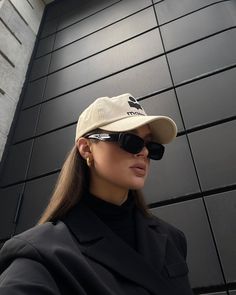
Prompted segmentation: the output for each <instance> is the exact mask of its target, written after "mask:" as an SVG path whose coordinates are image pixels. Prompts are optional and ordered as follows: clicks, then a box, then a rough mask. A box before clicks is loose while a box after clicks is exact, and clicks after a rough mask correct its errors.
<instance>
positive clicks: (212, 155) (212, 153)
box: [188, 120, 236, 190]
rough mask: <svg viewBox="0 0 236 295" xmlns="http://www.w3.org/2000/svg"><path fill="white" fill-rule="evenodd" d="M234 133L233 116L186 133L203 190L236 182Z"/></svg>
mask: <svg viewBox="0 0 236 295" xmlns="http://www.w3.org/2000/svg"><path fill="white" fill-rule="evenodd" d="M235 133H236V120H234V121H232V122H228V123H224V124H220V125H217V126H214V127H210V128H207V129H204V130H200V131H196V132H193V133H190V134H189V135H188V136H189V140H190V144H191V147H192V151H193V156H194V160H195V163H196V167H197V171H198V174H199V178H200V182H201V186H202V188H203V190H209V189H213V188H217V187H225V186H227V185H232V184H235V183H236V157H235V150H236V140H235ZM226 143H227V144H226Z"/></svg>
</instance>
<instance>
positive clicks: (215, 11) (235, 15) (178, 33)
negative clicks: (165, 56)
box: [161, 1, 236, 50]
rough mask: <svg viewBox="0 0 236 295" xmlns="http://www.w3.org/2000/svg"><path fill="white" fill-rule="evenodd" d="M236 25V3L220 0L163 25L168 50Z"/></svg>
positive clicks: (162, 29) (163, 35) (162, 30)
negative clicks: (221, 0) (220, 0)
mask: <svg viewBox="0 0 236 295" xmlns="http://www.w3.org/2000/svg"><path fill="white" fill-rule="evenodd" d="M235 25H236V4H235V2H233V1H231V2H230V1H226V2H220V3H217V4H215V5H211V6H208V7H206V8H205V9H201V10H199V11H197V12H195V13H192V14H189V15H186V16H185V17H182V18H180V19H177V20H176V21H173V22H170V23H168V24H166V25H164V26H162V27H161V32H162V37H163V40H164V44H165V48H166V50H171V49H173V48H176V47H179V46H182V45H185V44H187V43H190V42H193V41H195V40H197V39H200V38H203V37H206V36H208V35H211V34H214V33H216V32H219V31H221V30H225V29H228V28H232V27H233V26H235Z"/></svg>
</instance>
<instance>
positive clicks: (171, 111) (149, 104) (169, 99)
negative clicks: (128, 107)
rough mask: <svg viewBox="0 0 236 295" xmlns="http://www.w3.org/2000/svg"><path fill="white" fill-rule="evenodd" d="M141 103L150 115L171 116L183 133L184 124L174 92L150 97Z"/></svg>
mask: <svg viewBox="0 0 236 295" xmlns="http://www.w3.org/2000/svg"><path fill="white" fill-rule="evenodd" d="M140 103H141V105H142V106H143V107H144V109H145V111H146V113H147V114H148V115H153V116H156V115H161V116H169V117H171V118H172V119H173V120H174V121H175V123H176V125H177V127H178V131H179V132H180V131H183V129H184V127H183V122H182V119H181V115H180V112H179V107H178V104H177V100H176V96H175V93H174V91H173V90H170V91H166V92H162V93H160V94H158V95H155V96H152V97H148V98H146V99H144V100H141V101H140Z"/></svg>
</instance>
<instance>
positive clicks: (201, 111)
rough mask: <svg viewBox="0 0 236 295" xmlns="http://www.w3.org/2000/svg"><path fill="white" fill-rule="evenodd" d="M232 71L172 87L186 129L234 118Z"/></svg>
mask: <svg viewBox="0 0 236 295" xmlns="http://www.w3.org/2000/svg"><path fill="white" fill-rule="evenodd" d="M235 76H236V68H233V69H231V70H227V71H224V72H221V73H218V74H215V75H212V76H209V77H206V78H204V79H201V80H198V81H195V82H193V83H189V84H186V85H184V86H181V87H178V88H176V92H177V96H178V100H179V103H180V108H181V111H182V114H183V118H184V122H185V126H186V128H187V129H188V128H193V127H197V126H201V125H203V124H207V123H212V122H215V121H218V120H222V119H226V118H228V117H231V116H235V115H236V111H235V110H236V100H235V93H236V83H235Z"/></svg>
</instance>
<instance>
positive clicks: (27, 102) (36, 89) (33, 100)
mask: <svg viewBox="0 0 236 295" xmlns="http://www.w3.org/2000/svg"><path fill="white" fill-rule="evenodd" d="M46 80H47V78H41V79H39V80H36V81H34V82H31V83H29V84H28V86H27V88H26V91H25V94H24V99H23V103H22V108H23V109H24V108H26V107H30V106H33V105H35V104H38V103H40V102H41V101H42V98H43V94H44V88H45V85H46Z"/></svg>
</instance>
